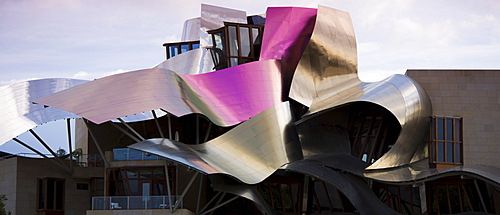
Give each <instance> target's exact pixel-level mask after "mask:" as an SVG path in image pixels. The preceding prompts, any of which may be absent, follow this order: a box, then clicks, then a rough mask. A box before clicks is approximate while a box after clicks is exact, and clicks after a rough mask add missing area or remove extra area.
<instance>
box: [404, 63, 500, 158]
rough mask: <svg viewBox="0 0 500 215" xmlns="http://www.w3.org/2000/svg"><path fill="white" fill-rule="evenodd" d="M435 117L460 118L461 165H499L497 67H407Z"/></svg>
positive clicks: (499, 88) (499, 83)
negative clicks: (428, 68)
mask: <svg viewBox="0 0 500 215" xmlns="http://www.w3.org/2000/svg"><path fill="white" fill-rule="evenodd" d="M406 75H408V76H409V77H411V78H412V79H414V80H415V81H416V82H418V83H419V84H420V85H421V86H422V87H423V88H424V89H425V91H426V92H427V94H429V97H430V99H431V101H432V109H433V115H434V116H459V117H463V139H464V142H463V156H464V160H463V162H464V164H467V165H469V164H478V165H489V166H495V167H500V138H498V137H497V136H496V135H498V132H500V70H408V71H407V72H406Z"/></svg>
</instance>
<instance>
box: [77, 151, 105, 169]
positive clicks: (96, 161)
mask: <svg viewBox="0 0 500 215" xmlns="http://www.w3.org/2000/svg"><path fill="white" fill-rule="evenodd" d="M74 157H75V159H76V164H77V166H81V167H103V166H104V160H103V159H102V157H101V155H97V154H80V155H75V156H74Z"/></svg>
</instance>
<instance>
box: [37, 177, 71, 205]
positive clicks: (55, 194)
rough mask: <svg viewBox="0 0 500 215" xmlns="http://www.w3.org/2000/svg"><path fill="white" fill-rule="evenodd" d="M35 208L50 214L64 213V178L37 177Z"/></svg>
mask: <svg viewBox="0 0 500 215" xmlns="http://www.w3.org/2000/svg"><path fill="white" fill-rule="evenodd" d="M37 190H38V195H37V209H38V211H50V213H51V214H63V213H64V179H59V178H39V179H38V189H37Z"/></svg>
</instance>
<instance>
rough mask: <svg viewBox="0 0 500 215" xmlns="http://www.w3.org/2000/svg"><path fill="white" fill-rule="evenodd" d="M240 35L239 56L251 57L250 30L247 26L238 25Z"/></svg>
mask: <svg viewBox="0 0 500 215" xmlns="http://www.w3.org/2000/svg"><path fill="white" fill-rule="evenodd" d="M240 37H241V56H243V57H251V55H250V51H251V48H250V30H249V28H248V27H240Z"/></svg>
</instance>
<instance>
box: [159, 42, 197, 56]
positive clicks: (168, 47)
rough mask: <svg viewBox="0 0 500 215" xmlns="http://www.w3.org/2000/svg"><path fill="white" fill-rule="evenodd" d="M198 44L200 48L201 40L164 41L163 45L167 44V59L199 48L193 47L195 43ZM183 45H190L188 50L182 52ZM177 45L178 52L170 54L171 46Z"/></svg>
mask: <svg viewBox="0 0 500 215" xmlns="http://www.w3.org/2000/svg"><path fill="white" fill-rule="evenodd" d="M196 44H197V45H198V48H200V41H199V40H197V41H188V42H176V43H164V44H163V46H165V49H166V54H167V59H169V58H172V57H175V56H177V55H180V54H182V53H185V52H188V51H191V50H193V49H198V48H193V45H196ZM183 45H188V50H187V51H185V52H182V49H181V47H182V46H183ZM174 46H175V47H177V53H174V55H172V56H170V54H171V53H170V47H174Z"/></svg>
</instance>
